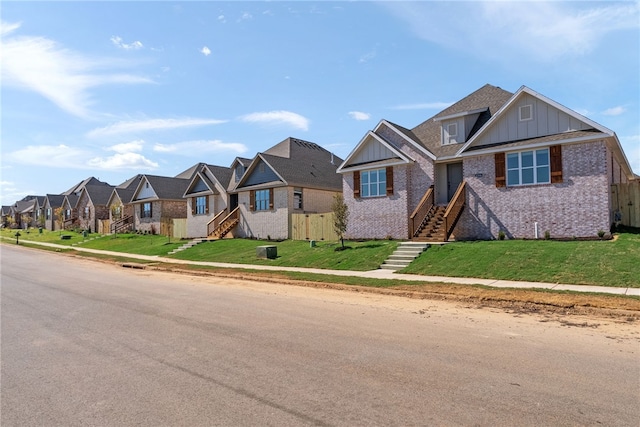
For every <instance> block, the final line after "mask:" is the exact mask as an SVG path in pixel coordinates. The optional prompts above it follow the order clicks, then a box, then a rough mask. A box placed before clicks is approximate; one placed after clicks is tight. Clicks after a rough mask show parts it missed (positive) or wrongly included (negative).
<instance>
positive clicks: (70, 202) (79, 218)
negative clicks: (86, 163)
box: [61, 176, 113, 230]
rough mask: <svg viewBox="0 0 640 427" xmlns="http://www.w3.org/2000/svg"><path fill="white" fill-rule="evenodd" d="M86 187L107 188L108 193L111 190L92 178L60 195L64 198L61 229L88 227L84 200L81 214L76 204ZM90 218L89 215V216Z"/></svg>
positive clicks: (110, 187)
mask: <svg viewBox="0 0 640 427" xmlns="http://www.w3.org/2000/svg"><path fill="white" fill-rule="evenodd" d="M86 186H92V187H96V188H97V187H105V188H109V191H111V189H112V188H113V187H112V186H111V185H109V184H108V183H106V182H103V181H100V180H99V179H97V178H94V177H92V176H90V177H88V178H86V179H84V180H82V181H80V182H79V183H77V184H76V185H74V186H73V187H71V188H69V189H68V190H67V191H65V192H63V193H61V195H63V196H65V198H64V200H63V202H62V206H63V209H64V225H63V229H69V228H72V227H79V228H84V227H85V225H87V226H88V225H89V224H88V222H89V220H90V218H86V217H85V213H86V212H85V207H86V203H87V202H86V200H87V199H86V198H85V199H83V202H82V203H81V206H80V207H81V208H82V212H78V202H79V200H80V195H81V193H82V191H83V190H84V188H85V187H86ZM90 216H91V214H90ZM92 230H93V229H92Z"/></svg>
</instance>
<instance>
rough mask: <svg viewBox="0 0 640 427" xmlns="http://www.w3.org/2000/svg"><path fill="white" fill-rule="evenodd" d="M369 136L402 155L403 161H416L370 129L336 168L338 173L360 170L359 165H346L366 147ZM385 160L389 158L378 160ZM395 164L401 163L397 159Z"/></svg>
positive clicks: (396, 153)
mask: <svg viewBox="0 0 640 427" xmlns="http://www.w3.org/2000/svg"><path fill="white" fill-rule="evenodd" d="M369 138H373V139H374V140H376V141H377V142H379V143H380V144H382V145H383V146H385V147H386V148H387V149H389V151H391V152H393V153H394V154H395V155H397V156H398V157H400V159H402V160H404V161H403V162H402V163H409V162H414V161H415V160H414V159H412V158H410V157H409V156H407V155H406V154H405V153H403V152H402V151H400V150H399V149H397V148H396V147H395V146H394V145H393V144H391V143H389V142H387V140H385V139H384V138H382V137H381V136H380V135H378V134H376V133H374V132H373V131H369V132H367V134H366V135H365V136H364V137H363V138H362V139H361V140H360V142H359V143H358V145H356V147H355V148H354V149H353V150H352V151H351V153H349V155H348V156H347V158H346V159H345V160H344V161H343V162H342V164H341V165H340V166H338V168H337V169H336V173H342V172H344V171H347V170H358V166H346V165H347V164H348V162H349V161H350V160H351V158H352V157H354V156H355V155H356V154H357V153H358V152H360V149H362V147H364V146H365V145H367V144H368V143H369V142H370V139H369ZM385 160H387V159H380V160H378V161H381V162H382V161H385ZM388 160H390V161H395V160H394V159H388ZM394 164H399V163H398V162H397V161H395V163H394ZM354 168H355V169H354Z"/></svg>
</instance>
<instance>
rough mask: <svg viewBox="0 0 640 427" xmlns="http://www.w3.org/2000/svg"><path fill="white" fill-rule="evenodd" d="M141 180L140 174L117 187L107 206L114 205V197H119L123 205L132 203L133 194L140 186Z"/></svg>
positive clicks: (112, 192)
mask: <svg viewBox="0 0 640 427" xmlns="http://www.w3.org/2000/svg"><path fill="white" fill-rule="evenodd" d="M141 179H142V175H141V174H138V175H136V176H133V177H131V178H129V179H128V180H126V181H125V182H123V183H122V184H119V185H116V186H115V187H114V188H113V190H112V191H111V195H110V196H109V199H108V200H107V206H109V205H111V203H113V199H114V197H118V199H120V202H122V203H123V204H124V203H130V201H131V198H132V197H133V193H134V192H135V191H136V188H138V184H139V183H140V180H141Z"/></svg>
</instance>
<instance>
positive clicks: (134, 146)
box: [107, 140, 144, 154]
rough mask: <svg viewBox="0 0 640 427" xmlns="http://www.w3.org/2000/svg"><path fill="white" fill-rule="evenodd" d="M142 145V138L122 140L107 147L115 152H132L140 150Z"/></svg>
mask: <svg viewBox="0 0 640 427" xmlns="http://www.w3.org/2000/svg"><path fill="white" fill-rule="evenodd" d="M143 146H144V141H143V140H137V141H131V142H124V143H122V144H116V145H112V146H111V147H107V150H109V151H115V152H116V153H121V154H124V153H132V152H140V151H142V147H143Z"/></svg>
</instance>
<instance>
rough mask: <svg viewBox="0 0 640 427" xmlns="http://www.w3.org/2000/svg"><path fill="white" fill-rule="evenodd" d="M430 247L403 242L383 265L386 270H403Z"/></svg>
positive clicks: (421, 243)
mask: <svg viewBox="0 0 640 427" xmlns="http://www.w3.org/2000/svg"><path fill="white" fill-rule="evenodd" d="M429 246H430V245H429V244H428V243H423V242H415V241H414V242H401V243H400V244H399V245H398V247H397V248H396V250H395V251H394V252H393V253H392V254H391V255H390V256H389V258H387V260H386V261H385V262H383V263H382V265H381V266H380V268H382V269H384V270H394V271H396V270H401V269H403V268H405V267H406V266H408V265H409V264H411V262H412V261H413V260H414V259H416V258H417V257H418V256H419V255H420V254H421V253H422V252H424V251H426V250H427V248H428V247H429Z"/></svg>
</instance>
